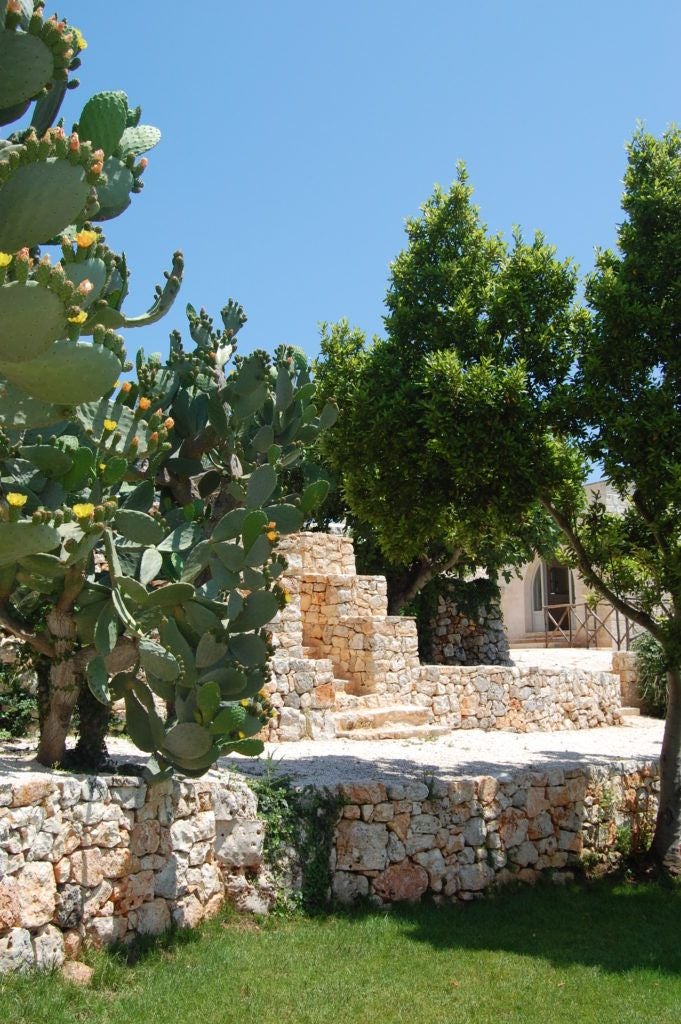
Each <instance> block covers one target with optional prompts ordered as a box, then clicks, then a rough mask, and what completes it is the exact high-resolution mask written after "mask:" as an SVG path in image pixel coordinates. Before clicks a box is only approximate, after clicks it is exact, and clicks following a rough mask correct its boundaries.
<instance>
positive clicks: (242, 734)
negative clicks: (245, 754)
mask: <svg viewBox="0 0 681 1024" xmlns="http://www.w3.org/2000/svg"><path fill="white" fill-rule="evenodd" d="M239 739H240V740H245V739H246V733H245V732H239Z"/></svg>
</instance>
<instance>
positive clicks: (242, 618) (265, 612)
mask: <svg viewBox="0 0 681 1024" xmlns="http://www.w3.org/2000/svg"><path fill="white" fill-rule="evenodd" d="M278 611H279V602H278V601H277V599H276V597H275V596H274V594H273V593H272V591H271V590H256V591H255V593H253V594H250V595H249V596H248V597H247V598H246V600H245V603H244V610H243V611H242V612H241V614H240V615H238V616H237V617H236V618H235V619H234V620H233V621H232V620H230V624H229V628H230V631H233V632H235V633H242V632H247V631H248V630H251V629H260V628H261V626H266V625H267V623H268V622H271V621H272V619H273V618H274V616H275V615H276V614H277V612H278Z"/></svg>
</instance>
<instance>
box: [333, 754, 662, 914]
mask: <svg viewBox="0 0 681 1024" xmlns="http://www.w3.org/2000/svg"><path fill="white" fill-rule="evenodd" d="M658 791H659V775H658V766H657V764H656V763H654V762H626V763H619V764H612V765H609V766H608V767H598V768H589V767H578V768H568V769H563V768H549V769H548V770H540V771H529V770H523V769H520V770H515V771H513V772H510V773H507V774H504V775H499V776H497V777H494V776H481V777H476V778H457V779H456V780H454V781H447V782H444V781H439V780H437V779H431V780H429V781H428V782H427V783H426V782H409V783H404V784H402V783H399V782H391V783H386V784H383V783H369V784H367V785H364V786H362V785H350V786H343V787H341V792H342V793H343V795H344V796H345V798H346V800H347V801H348V803H347V805H346V806H345V807H344V809H343V818H342V820H341V822H340V823H339V825H338V828H337V831H336V840H335V848H334V851H333V855H332V858H333V868H334V871H333V891H334V894H335V896H336V898H337V899H339V900H340V901H342V902H351V901H352V900H354V899H357V898H358V897H369V898H370V899H372V900H373V901H375V902H381V903H391V902H396V901H399V900H414V899H420V898H421V897H422V896H424V895H426V894H429V895H432V896H435V897H437V898H450V899H457V900H470V899H474V898H475V897H477V896H480V895H481V894H482V893H483V892H484V891H485V890H487V889H490V888H491V887H493V886H496V885H503V884H505V883H508V882H513V881H521V882H534V881H535V880H536V879H537V878H538V877H539V875H540V874H542V873H549V874H550V875H552V876H557V878H558V880H561V879H564V878H566V877H567V876H566V875H565V872H566V871H568V872H569V871H571V870H572V869H574V868H575V867H579V866H580V865H581V864H584V863H585V862H586V863H591V862H602V863H604V864H606V865H613V864H616V863H617V862H618V860H619V859H620V857H621V855H622V853H624V852H628V851H629V850H630V849H631V848H632V847H633V848H634V849H636V848H637V845H639V844H640V845H641V846H642V847H645V846H646V845H647V843H648V842H649V840H650V837H651V835H652V829H653V826H654V822H655V815H656V813H657V800H658Z"/></svg>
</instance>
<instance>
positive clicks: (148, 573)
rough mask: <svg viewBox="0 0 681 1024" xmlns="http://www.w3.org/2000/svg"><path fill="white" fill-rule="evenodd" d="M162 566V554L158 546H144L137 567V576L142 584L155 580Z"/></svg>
mask: <svg viewBox="0 0 681 1024" xmlns="http://www.w3.org/2000/svg"><path fill="white" fill-rule="evenodd" d="M162 568H163V555H162V554H161V553H160V551H159V550H158V548H146V550H145V551H144V553H143V555H142V560H141V562H140V567H139V578H140V582H141V583H143V584H145V585H146V584H147V583H151V581H152V580H155V579H156V577H157V576H158V574H159V573H160V571H161V569H162Z"/></svg>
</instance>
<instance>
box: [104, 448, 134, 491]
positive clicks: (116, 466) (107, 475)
mask: <svg viewBox="0 0 681 1024" xmlns="http://www.w3.org/2000/svg"><path fill="white" fill-rule="evenodd" d="M127 472H128V460H127V459H126V458H124V457H123V456H122V455H114V456H113V458H109V459H107V461H106V465H105V469H104V471H103V473H102V483H103V484H105V485H106V486H107V487H110V486H111V485H112V484H116V483H118V481H119V480H122V479H123V477H124V476H125V474H126V473H127Z"/></svg>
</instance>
